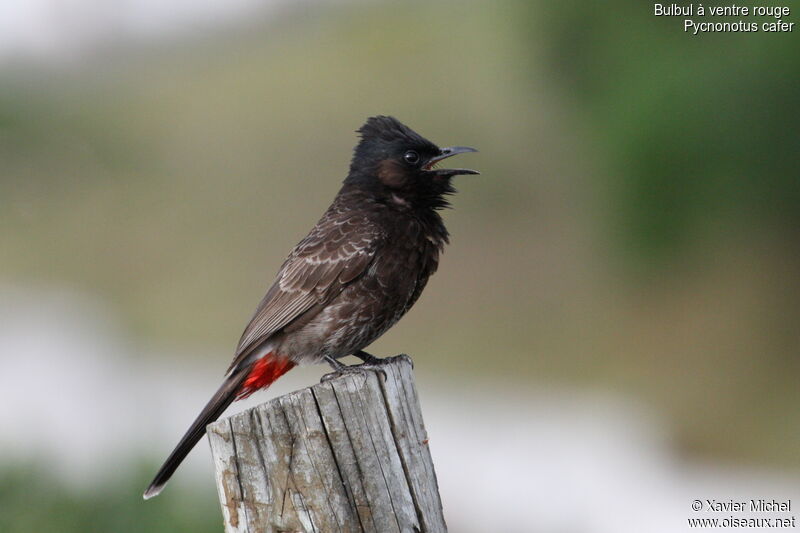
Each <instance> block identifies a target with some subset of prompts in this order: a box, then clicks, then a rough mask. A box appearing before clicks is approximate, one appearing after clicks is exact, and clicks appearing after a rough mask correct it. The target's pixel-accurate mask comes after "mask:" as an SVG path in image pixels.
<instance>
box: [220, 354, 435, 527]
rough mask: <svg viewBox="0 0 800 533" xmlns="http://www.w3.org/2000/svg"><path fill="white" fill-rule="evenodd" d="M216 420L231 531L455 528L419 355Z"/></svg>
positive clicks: (222, 495) (224, 510)
mask: <svg viewBox="0 0 800 533" xmlns="http://www.w3.org/2000/svg"><path fill="white" fill-rule="evenodd" d="M383 369H384V370H385V373H386V379H385V380H384V378H383V376H382V375H381V374H380V373H379V372H375V371H365V372H363V373H359V374H345V375H342V376H338V377H336V378H335V379H333V380H331V381H327V382H325V383H320V384H317V385H314V386H313V387H309V388H306V389H302V390H299V391H296V392H292V393H290V394H286V395H285V396H281V397H280V398H275V399H274V400H271V401H269V402H266V403H263V404H261V405H259V406H257V407H254V408H252V409H249V410H247V411H244V412H242V413H239V414H236V415H233V416H231V417H230V418H226V419H222V420H219V421H217V422H214V423H213V424H209V426H208V438H209V442H210V444H211V453H212V456H213V459H214V466H215V470H216V478H217V490H218V492H219V498H220V503H221V505H222V514H223V517H224V520H225V531H226V532H227V533H234V532H236V533H245V532H247V533H262V532H264V533H273V532H274V533H278V532H281V533H284V532H304V533H305V532H308V533H311V532H316V533H329V532H341V533H350V532H353V533H362V532H364V533H367V532H369V533H373V532H374V533H391V532H398V533H406V532H431V533H439V532H445V531H447V527H446V526H445V522H444V517H443V516H442V503H441V500H440V498H439V491H438V487H437V484H436V473H435V472H434V469H433V461H432V460H431V455H430V451H429V449H428V436H427V434H426V432H425V426H424V424H423V421H422V412H421V411H420V407H419V399H418V397H417V390H416V386H415V384H414V376H413V372H412V364H411V360H410V359H409V358H408V357H407V356H398V357H395V358H392V360H391V363H389V364H386V365H385V366H384V367H383Z"/></svg>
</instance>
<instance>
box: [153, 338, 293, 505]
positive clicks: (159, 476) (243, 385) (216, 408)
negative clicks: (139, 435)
mask: <svg viewBox="0 0 800 533" xmlns="http://www.w3.org/2000/svg"><path fill="white" fill-rule="evenodd" d="M294 366H295V364H294V363H293V362H292V361H290V360H289V359H286V358H282V357H276V356H275V355H273V353H271V352H270V353H268V354H266V355H265V356H263V357H262V358H260V359H258V360H257V361H255V362H254V363H252V364H250V365H248V366H247V367H245V368H242V369H239V370H236V371H234V372H233V373H231V374H230V375H229V376H227V377H226V378H225V381H224V382H223V383H222V385H221V386H220V388H219V389H217V392H215V393H214V396H212V397H211V399H210V400H209V401H208V403H207V404H206V406H205V407H203V410H202V411H200V414H199V415H198V416H197V418H196V419H195V421H194V422H192V425H191V426H189V429H188V430H187V431H186V434H184V436H183V437H182V438H181V440H180V442H178V445H177V446H175V449H174V450H172V453H171V454H170V455H169V457H167V460H166V461H164V464H163V465H162V466H161V468H160V469H159V471H158V473H156V476H155V478H153V481H152V482H151V483H150V485H149V486H148V487H147V490H145V491H144V499H145V500H149V499H150V498H152V497H154V496H158V494H159V493H161V491H162V490H163V489H164V485H166V484H167V481H169V478H170V477H172V474H173V473H175V470H176V469H177V468H178V466H180V464H181V463H182V462H183V460H184V459H185V458H186V456H187V455H188V454H189V452H190V451H192V448H194V446H195V445H196V444H197V442H198V441H199V440H200V439H201V438H203V435H205V433H206V426H207V425H208V424H210V423H211V422H213V421H214V420H216V419H217V418H219V416H220V415H221V414H222V412H223V411H225V409H227V407H228V406H229V405H230V404H231V403H233V401H234V400H238V399H241V398H246V397H248V396H250V395H251V394H252V393H254V392H255V391H257V390H258V389H263V388H265V387H267V386H269V385H270V384H271V383H273V382H274V381H275V380H277V379H278V378H279V377H281V376H282V375H283V374H285V373H286V372H288V371H289V370H291V369H292V367H294Z"/></svg>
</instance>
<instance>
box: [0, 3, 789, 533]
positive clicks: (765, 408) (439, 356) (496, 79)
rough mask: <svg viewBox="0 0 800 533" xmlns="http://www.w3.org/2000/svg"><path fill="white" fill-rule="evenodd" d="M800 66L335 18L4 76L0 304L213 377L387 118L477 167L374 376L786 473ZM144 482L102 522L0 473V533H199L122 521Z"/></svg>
mask: <svg viewBox="0 0 800 533" xmlns="http://www.w3.org/2000/svg"><path fill="white" fill-rule="evenodd" d="M797 50H798V48H797V41H796V35H794V34H792V33H787V34H763V33H761V34H707V35H701V36H697V37H692V36H690V35H687V34H685V33H684V32H683V31H682V23H681V21H680V20H678V19H677V18H674V19H673V18H657V17H654V16H653V14H652V5H650V4H642V3H640V2H633V1H624V0H619V1H615V2H610V3H603V4H596V5H594V4H592V5H590V4H587V3H585V2H575V1H566V2H512V1H499V2H492V3H488V2H434V3H422V2H413V3H388V2H377V3H358V2H356V3H337V4H335V5H331V4H314V3H310V4H307V3H303V4H302V5H301V6H299V7H286V8H284V9H281V10H277V11H269V12H268V13H264V14H263V15H260V16H250V17H248V21H247V22H246V23H241V24H237V25H231V26H226V27H223V28H222V29H216V30H213V31H211V30H209V31H208V32H200V33H198V34H190V35H188V36H184V37H183V38H175V39H168V40H166V41H159V42H153V43H140V42H136V43H125V44H115V45H109V46H107V47H103V48H102V49H98V50H93V52H92V54H91V55H90V56H89V57H88V58H82V59H81V60H79V61H72V62H69V63H68V64H67V65H66V66H64V65H61V66H58V67H52V66H41V65H36V64H27V63H25V62H15V63H12V64H8V65H6V66H5V67H3V68H2V70H0V243H2V253H0V282H2V283H3V284H11V285H15V286H31V287H49V286H69V287H72V288H75V289H77V290H79V291H84V292H86V293H88V294H91V295H92V296H93V297H97V298H100V299H102V300H104V301H106V302H108V303H109V305H110V307H111V308H112V309H113V311H114V312H116V313H118V314H119V315H120V316H121V317H122V320H123V322H124V325H125V326H126V327H127V328H129V329H130V330H131V331H132V332H133V333H132V335H133V336H135V337H136V338H139V339H143V340H142V342H146V343H152V344H153V345H162V346H182V347H187V349H186V351H185V353H187V354H191V351H192V350H191V348H192V347H196V346H202V347H203V350H202V353H203V354H205V353H209V354H214V353H216V354H218V355H216V356H214V358H213V359H210V360H209V362H208V364H213V365H216V366H218V367H219V369H220V372H221V371H222V370H224V368H225V367H226V366H227V363H228V354H230V353H231V351H232V348H233V346H234V345H235V341H236V340H237V339H238V336H239V334H240V333H241V329H242V327H243V326H244V324H245V323H246V321H247V319H248V318H249V316H250V313H251V311H252V309H253V308H254V306H255V304H256V303H257V301H258V300H259V299H260V297H261V294H262V293H263V291H264V289H265V288H266V286H267V285H268V284H269V282H270V281H271V280H272V276H273V274H274V272H275V271H276V270H277V267H278V266H279V265H280V262H281V261H282V259H283V258H284V256H285V254H286V252H287V251H288V250H289V249H290V248H291V246H293V245H294V244H295V243H296V242H297V241H298V240H299V239H300V238H302V237H303V236H304V235H305V232H306V231H307V230H308V229H309V227H310V226H311V225H312V224H313V223H314V222H315V221H316V219H317V217H318V216H319V214H320V213H321V212H322V211H323V210H324V208H325V207H326V206H327V205H328V203H329V202H330V200H331V198H332V197H333V195H334V194H335V192H336V191H337V189H338V187H339V185H340V181H341V180H342V179H343V178H344V175H345V172H346V170H347V166H348V162H349V157H350V151H351V149H352V146H353V144H354V142H355V135H354V133H353V131H354V130H355V129H356V128H357V127H358V126H359V125H360V124H361V123H362V122H363V120H364V119H365V118H366V117H367V116H370V115H373V114H392V115H395V116H397V117H398V118H400V119H401V120H402V121H404V122H406V123H407V124H409V125H410V126H411V127H413V128H414V129H416V130H417V131H419V132H421V133H422V134H423V135H425V136H427V137H428V138H430V139H432V140H434V141H435V142H437V143H439V144H440V145H451V144H465V145H471V146H476V147H478V148H479V149H480V150H481V151H480V153H479V154H476V155H474V156H470V160H469V161H468V162H467V161H466V159H465V160H464V162H463V164H464V165H466V166H469V167H471V168H477V169H479V170H480V171H481V172H482V175H481V176H479V177H461V178H459V180H458V183H457V187H458V188H459V191H460V192H459V194H458V196H457V197H456V198H454V201H453V203H454V206H455V209H454V210H451V211H448V212H446V213H445V214H444V216H445V219H446V222H447V224H448V227H449V229H450V231H451V233H452V235H453V238H452V245H451V246H450V247H449V248H448V249H447V250H446V253H445V256H444V258H443V261H442V263H441V268H440V271H439V273H438V274H437V275H436V276H435V277H434V278H433V280H432V281H431V283H430V284H429V286H428V288H427V290H426V293H425V294H424V295H423V297H422V299H421V300H420V302H419V303H418V304H417V306H416V308H415V309H414V310H413V312H411V313H410V314H409V315H408V316H407V317H406V318H404V319H403V321H402V322H401V323H400V324H399V325H398V326H397V327H395V328H394V329H393V330H392V331H390V332H389V333H387V334H386V335H385V336H384V337H383V338H382V339H380V340H379V341H378V342H377V343H376V345H375V346H374V350H371V351H374V352H375V353H379V354H382V355H388V354H392V353H398V352H407V353H410V354H412V355H413V356H414V357H415V359H416V360H417V368H418V369H422V368H424V369H425V372H426V373H428V374H429V375H432V376H433V377H434V378H437V379H442V380H449V381H453V380H456V381H458V380H463V381H466V382H473V383H481V382H482V381H483V380H490V381H492V382H498V381H499V382H502V383H503V384H504V386H505V387H507V388H509V389H514V390H520V391H525V390H529V389H532V388H536V387H537V384H539V383H564V384H567V385H569V386H572V387H577V388H589V389H607V390H610V391H614V392H615V393H619V394H622V395H624V396H626V397H628V398H630V400H631V401H632V402H635V403H637V404H642V405H645V406H647V408H648V409H650V410H651V411H652V412H654V413H657V414H658V416H659V417H660V418H661V419H663V420H664V421H665V423H666V424H667V426H668V427H669V430H670V432H671V438H672V441H673V444H674V446H675V447H676V448H677V449H678V450H679V452H680V454H682V455H683V456H685V457H691V458H701V459H709V460H713V461H720V462H724V463H732V464H740V465H746V466H748V467H750V466H753V467H763V466H766V467H769V468H779V469H785V470H788V471H792V472H794V473H795V474H796V473H797V472H798V468H800V459H799V457H800V456H798V454H797V449H798V446H799V445H800V395H798V392H797V390H798V389H797V376H798V370H800V359H798V349H800V328H799V327H798V319H800V308H798V301H800V300H799V298H800V275H799V274H800V246H798V243H800V240H798V237H799V236H800V179H798V178H800V176H798V170H797V168H798V165H797V162H796V158H797V153H798V148H800V129H799V128H798V127H797V124H798V123H800V100H798V98H797V88H798V86H799V85H798V84H799V83H800V55H799V54H798V53H797ZM43 335H46V332H44V333H43ZM13 356H15V354H8V353H6V354H3V358H4V359H5V358H7V357H13ZM195 362H196V361H195V359H192V358H190V357H189V356H187V358H186V360H185V364H187V365H191V364H195ZM320 372H322V371H320ZM39 393H40V394H48V392H47V391H40V392H39ZM267 397H268V396H266V395H265V396H264V397H263V398H262V399H266V398H267ZM10 401H11V399H8V398H6V399H4V402H6V403H8V402H10ZM198 407H199V406H198ZM164 451H165V452H166V451H168V450H164ZM160 459H161V457H148V458H146V461H145V465H142V463H141V458H136V459H135V460H133V459H132V460H131V461H132V462H131V463H130V465H128V466H125V468H130V472H131V473H130V475H128V476H127V477H125V479H124V480H123V481H121V482H119V483H117V484H115V485H113V486H110V487H107V488H104V489H103V490H102V495H103V496H102V498H98V497H97V495H96V493H82V492H75V491H73V490H69V489H67V488H61V489H59V486H60V485H59V482H58V481H56V480H54V479H53V478H51V477H50V476H49V475H48V473H47V471H39V470H37V467H32V466H31V467H25V466H19V465H11V464H7V465H6V466H0V468H1V470H0V508H2V512H0V530H2V531H4V532H17V531H19V532H22V531H51V530H59V531H76V532H77V531H82V532H85V531H117V532H121V531H128V530H130V531H134V530H136V531H142V530H146V531H176V530H187V531H219V530H220V527H219V511H218V509H217V508H216V507H215V505H216V504H215V503H214V500H213V498H214V496H213V492H211V491H206V492H203V494H202V498H203V500H202V501H203V502H207V504H205V503H204V504H203V505H199V506H198V505H197V504H196V499H193V498H194V495H193V494H192V493H191V491H183V492H181V491H180V490H176V492H175V494H174V495H171V497H170V498H169V499H167V498H160V499H157V500H155V501H154V502H148V503H147V504H146V505H144V504H143V503H141V501H140V500H139V499H138V493H139V491H140V489H141V488H142V487H143V486H144V485H145V483H146V481H147V478H148V476H149V475H150V474H151V473H152V468H153V467H154V466H156V463H157V462H158V461H159V460H160ZM121 461H122V460H121ZM122 462H124V461H122ZM0 465H2V461H0ZM32 473H33V474H32ZM132 495H133V496H132ZM30 501H37V502H39V503H37V508H38V511H37V512H35V513H28V512H24V511H23V510H24V508H25V507H26V505H27V502H30ZM193 502H194V503H193ZM42 507H44V509H45V510H46V512H43V510H42ZM11 509H14V510H15V511H14V512H12V511H10V510H11ZM56 515H60V516H61V517H62V518H60V519H58V522H57V523H55V522H52V520H54V519H53V518H52V517H53V516H56ZM126 517H127V518H126ZM134 517H135V519H134ZM137 520H138V521H139V522H138V523H137V522H136V521H137ZM143 524H146V525H143Z"/></svg>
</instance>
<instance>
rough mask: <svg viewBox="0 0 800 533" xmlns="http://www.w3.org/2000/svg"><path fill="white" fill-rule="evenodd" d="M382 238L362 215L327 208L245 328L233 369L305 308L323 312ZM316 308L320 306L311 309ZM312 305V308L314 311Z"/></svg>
mask: <svg viewBox="0 0 800 533" xmlns="http://www.w3.org/2000/svg"><path fill="white" fill-rule="evenodd" d="M382 240H383V235H382V233H381V231H380V230H379V229H378V228H377V227H376V226H374V225H372V224H369V223H368V221H367V220H366V218H365V217H363V216H362V215H353V216H342V215H341V214H339V213H336V212H332V213H331V212H329V213H326V215H325V216H323V218H322V219H321V220H320V221H319V223H317V225H316V226H315V227H314V229H313V230H311V233H309V234H308V236H307V237H306V238H305V239H303V240H302V241H300V243H299V244H298V245H297V246H296V247H295V248H294V250H292V253H291V254H289V257H288V258H287V259H286V261H285V262H284V263H283V265H282V266H281V268H280V270H279V272H278V275H277V278H276V279H275V282H274V283H273V284H272V286H271V287H270V288H269V290H268V291H267V294H266V295H265V296H264V298H263V299H262V300H261V303H260V304H259V305H258V308H256V312H255V314H254V315H253V318H252V319H251V320H250V323H249V324H248V325H247V327H246V328H245V330H244V333H242V338H241V339H240V341H239V346H238V347H237V349H236V357H235V358H234V360H233V362H232V363H231V366H230V369H229V371H230V370H232V369H233V368H235V367H236V366H237V365H238V364H239V363H240V362H241V361H243V360H244V359H246V358H247V356H248V355H250V353H251V352H252V351H253V350H254V349H256V348H257V347H258V346H259V345H261V344H262V343H263V342H264V341H265V340H267V339H268V338H269V337H270V336H272V335H273V334H275V333H276V332H278V331H279V330H281V329H282V328H284V327H286V326H288V325H289V324H290V323H292V322H293V321H294V320H296V319H298V318H299V317H301V316H303V315H304V313H306V312H318V311H319V309H320V308H321V307H322V306H321V305H318V304H324V303H326V302H328V301H330V300H331V299H332V298H333V297H334V296H336V295H337V294H338V293H339V292H340V291H341V290H342V288H343V287H344V286H345V285H346V284H348V283H350V282H352V281H353V280H355V279H356V278H358V277H359V276H360V275H361V274H362V273H363V272H364V271H365V270H366V269H367V267H368V266H369V264H370V263H371V262H372V259H373V257H374V256H375V251H376V250H377V249H378V247H379V245H380V243H381V242H382ZM312 308H315V309H314V310H312ZM310 310H312V311H310Z"/></svg>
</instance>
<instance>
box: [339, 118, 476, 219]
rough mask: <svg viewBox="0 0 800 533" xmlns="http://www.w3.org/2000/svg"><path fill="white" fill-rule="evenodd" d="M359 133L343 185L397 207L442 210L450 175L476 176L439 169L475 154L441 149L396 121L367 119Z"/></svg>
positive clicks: (450, 189)
mask: <svg viewBox="0 0 800 533" xmlns="http://www.w3.org/2000/svg"><path fill="white" fill-rule="evenodd" d="M358 133H359V134H360V135H361V141H360V142H359V143H358V145H357V146H356V148H355V152H354V154H353V160H352V162H351V164H350V174H349V175H348V177H347V179H346V180H345V184H351V185H354V186H357V187H361V188H365V189H367V190H369V191H370V192H372V193H373V194H374V195H376V196H377V197H378V198H379V199H382V200H386V201H389V202H392V203H394V204H396V205H398V206H401V207H431V208H434V209H438V208H442V207H446V206H447V205H448V204H447V200H445V199H444V196H445V195H447V194H451V193H453V192H455V189H454V188H453V186H452V184H451V180H452V178H453V176H457V175H459V174H479V172H477V171H475V170H470V169H466V168H437V167H438V164H439V162H440V161H442V160H444V159H446V158H448V157H452V156H454V155H457V154H461V153H464V152H477V150H475V149H474V148H469V147H467V146H453V147H449V148H439V147H438V146H436V145H435V144H433V143H432V142H431V141H429V140H427V139H426V138H424V137H423V136H421V135H420V134H418V133H417V132H415V131H414V130H412V129H411V128H409V127H408V126H406V125H405V124H403V123H401V122H400V121H399V120H397V119H396V118H394V117H387V116H376V117H370V118H369V119H367V122H366V123H365V124H364V125H363V126H361V128H359V130H358Z"/></svg>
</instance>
